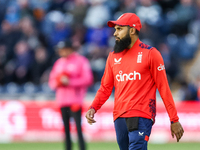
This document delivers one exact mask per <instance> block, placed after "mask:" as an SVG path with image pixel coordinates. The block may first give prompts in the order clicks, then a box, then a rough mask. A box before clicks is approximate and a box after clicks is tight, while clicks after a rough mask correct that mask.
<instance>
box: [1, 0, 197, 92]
mask: <svg viewBox="0 0 200 150" xmlns="http://www.w3.org/2000/svg"><path fill="white" fill-rule="evenodd" d="M0 5H1V9H0V25H1V26H0V58H1V61H0V84H5V85H6V84H9V83H11V82H13V84H9V85H14V84H16V83H18V84H25V83H26V81H27V82H32V83H34V84H42V83H45V82H47V81H48V76H49V71H50V70H49V68H51V67H52V65H53V63H54V62H55V61H56V60H57V59H58V57H57V55H56V54H55V51H54V46H55V45H57V43H58V42H60V41H62V40H64V39H66V38H72V39H73V46H74V47H76V49H77V51H78V52H79V53H80V54H82V55H84V56H86V57H87V58H88V59H89V61H90V63H91V64H92V65H91V66H92V71H93V74H94V78H95V80H94V81H95V82H94V85H93V86H94V87H95V86H96V85H99V82H100V79H101V77H102V71H103V70H104V66H105V60H106V58H107V56H108V53H109V51H111V50H112V48H111V47H113V41H115V40H113V36H112V33H113V31H112V29H110V28H107V26H105V25H106V23H107V21H108V20H109V19H112V20H116V19H117V18H118V17H119V16H120V15H121V14H122V13H125V12H134V13H136V14H137V15H138V16H139V17H140V18H141V21H142V26H143V27H142V30H141V32H140V35H139V36H140V39H141V40H142V41H143V42H144V43H146V44H149V45H152V46H155V47H156V48H158V50H160V52H161V54H162V55H163V57H164V61H165V62H166V71H167V74H168V77H169V78H170V79H171V80H169V82H172V83H173V82H176V79H177V78H178V77H179V75H180V74H184V72H183V68H184V67H182V66H183V64H184V63H185V62H189V61H192V60H193V59H194V56H195V55H196V53H197V51H198V46H199V40H200V1H199V0H134V1H133V0H44V1H43V0H42V1H39V0H0ZM111 14H113V15H111ZM97 16H98V17H97ZM22 39H23V41H24V43H26V44H25V45H27V46H26V47H28V50H26V51H27V52H24V54H20V55H19V54H18V52H17V51H19V50H16V49H17V48H16V47H18V46H16V47H15V45H18V44H17V43H18V42H19V41H21V40H22ZM22 45H24V44H22ZM20 47H24V46H20ZM38 49H39V50H38ZM41 49H43V50H41ZM22 55H23V57H22ZM39 55H41V56H39ZM25 56H27V57H28V58H30V60H27V58H26V57H25ZM23 59H25V60H24V61H22V60H23ZM42 59H44V60H43V61H42ZM46 59H47V60H48V61H47V62H46ZM19 60H20V61H19ZM28 61H30V62H28ZM16 62H17V63H16ZM19 62H21V63H19ZM22 62H23V63H22ZM25 62H26V63H25ZM18 63H19V64H22V65H20V66H26V67H19V68H26V69H22V70H23V71H22V73H21V74H24V76H21V77H20V76H19V73H18V75H17V73H16V72H19V71H17V70H18V69H16V68H17V67H16V66H17V65H19V64H18ZM25 64H26V65H25ZM30 64H31V65H30ZM33 64H34V65H33ZM33 66H34V67H33ZM19 70H20V69H19ZM24 70H26V71H24ZM33 70H37V71H36V72H38V73H37V74H36V75H33V74H32V72H34V71H33ZM25 72H27V73H25ZM39 76H40V79H39ZM19 77H20V78H22V80H21V79H20V78H19ZM30 84H31V83H30ZM170 85H173V84H170ZM182 85H183V84H182ZM92 89H95V88H92Z"/></svg>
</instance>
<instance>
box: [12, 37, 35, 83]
mask: <svg viewBox="0 0 200 150" xmlns="http://www.w3.org/2000/svg"><path fill="white" fill-rule="evenodd" d="M14 52H15V57H14V59H13V61H14V66H15V70H14V73H13V76H14V81H15V82H16V83H18V84H23V83H25V82H27V81H29V80H30V78H29V76H30V75H29V73H30V66H31V63H32V60H33V57H32V52H31V50H30V48H29V46H28V43H27V41H25V40H20V41H19V42H18V43H17V44H16V45H15V50H14Z"/></svg>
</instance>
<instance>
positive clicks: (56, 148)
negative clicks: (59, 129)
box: [0, 142, 200, 150]
mask: <svg viewBox="0 0 200 150" xmlns="http://www.w3.org/2000/svg"><path fill="white" fill-rule="evenodd" d="M73 147H74V148H73V150H79V149H78V145H77V144H76V143H75V144H73ZM0 150H64V147H63V143H8V144H0ZM87 150H119V148H118V145H117V143H113V142H107V143H106V142H97V143H88V144H87ZM148 150H200V143H168V144H149V146H148Z"/></svg>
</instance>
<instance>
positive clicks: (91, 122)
mask: <svg viewBox="0 0 200 150" xmlns="http://www.w3.org/2000/svg"><path fill="white" fill-rule="evenodd" d="M95 122H96V121H95V120H93V121H90V120H88V123H89V124H90V125H92V124H93V123H95Z"/></svg>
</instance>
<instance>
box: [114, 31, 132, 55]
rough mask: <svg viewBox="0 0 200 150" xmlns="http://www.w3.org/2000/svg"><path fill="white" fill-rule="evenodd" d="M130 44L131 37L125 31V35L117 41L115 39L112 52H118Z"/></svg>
mask: <svg viewBox="0 0 200 150" xmlns="http://www.w3.org/2000/svg"><path fill="white" fill-rule="evenodd" d="M130 44H131V37H130V35H129V34H128V33H127V34H126V36H125V37H124V38H122V39H120V40H119V41H117V40H116V41H115V46H114V53H120V52H122V51H123V50H124V49H126V48H128V46H129V45H130Z"/></svg>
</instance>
